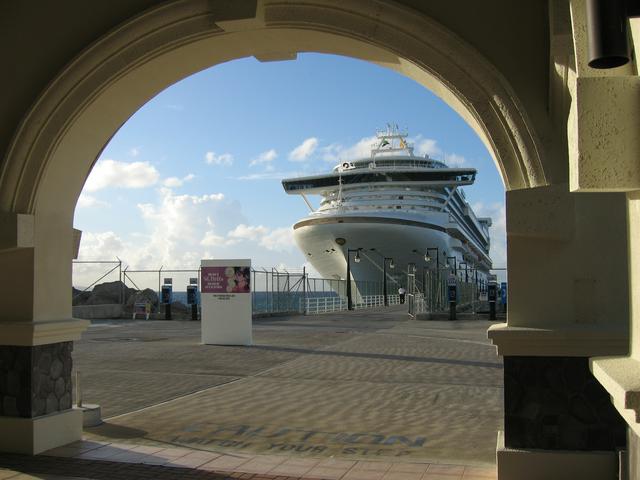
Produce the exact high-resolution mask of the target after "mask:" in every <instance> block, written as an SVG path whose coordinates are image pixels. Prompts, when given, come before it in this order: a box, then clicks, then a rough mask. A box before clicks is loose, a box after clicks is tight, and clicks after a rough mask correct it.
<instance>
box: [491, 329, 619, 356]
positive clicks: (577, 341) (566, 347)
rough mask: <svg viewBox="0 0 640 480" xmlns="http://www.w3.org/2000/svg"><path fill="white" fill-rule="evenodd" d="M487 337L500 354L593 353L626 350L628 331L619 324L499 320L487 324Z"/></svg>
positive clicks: (591, 354)
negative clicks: (552, 324)
mask: <svg viewBox="0 0 640 480" xmlns="http://www.w3.org/2000/svg"><path fill="white" fill-rule="evenodd" d="M487 337H488V338H489V339H490V340H491V343H493V344H494V345H495V346H496V347H498V355H503V356H540V357H593V356H596V355H626V354H627V353H628V352H629V333H628V331H627V329H626V328H624V327H621V326H618V325H614V326H603V325H585V324H581V325H575V326H573V325H567V324H565V325H562V326H558V327H557V328H552V327H549V328H531V327H510V326H509V325H507V324H506V323H499V324H494V325H491V326H490V327H489V330H488V331H487Z"/></svg>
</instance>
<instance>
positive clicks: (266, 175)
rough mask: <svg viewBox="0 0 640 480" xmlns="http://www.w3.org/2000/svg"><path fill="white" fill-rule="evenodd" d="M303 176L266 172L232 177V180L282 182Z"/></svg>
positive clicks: (296, 173)
mask: <svg viewBox="0 0 640 480" xmlns="http://www.w3.org/2000/svg"><path fill="white" fill-rule="evenodd" d="M300 175H303V173H302V172H275V171H266V172H262V173H252V174H250V175H242V176H240V177H234V180H245V181H250V180H282V179H283V178H290V177H298V176H300Z"/></svg>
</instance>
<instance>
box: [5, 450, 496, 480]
mask: <svg viewBox="0 0 640 480" xmlns="http://www.w3.org/2000/svg"><path fill="white" fill-rule="evenodd" d="M24 474H31V475H38V477H35V478H40V479H42V478H45V479H50V480H54V479H62V478H76V479H77V478H84V479H97V480H120V479H122V480H129V479H140V480H145V479H154V480H173V479H176V480H177V479H186V480H191V479H194V480H195V479H202V480H223V479H248V480H249V479H250V480H311V479H314V480H492V479H495V478H496V472H495V468H487V467H474V466H465V465H449V464H437V463H389V462H376V461H350V460H338V459H334V458H324V459H323V458H296V457H286V456H279V455H246V454H216V453H212V452H205V451H201V450H190V449H184V448H159V447H150V446H147V445H128V444H108V443H103V442H93V441H82V442H76V443H74V444H71V445H68V446H65V447H61V448H57V449H54V450H51V451H49V452H46V453H45V454H43V455H38V456H35V457H31V456H26V455H10V454H2V455H0V480H4V479H9V478H12V479H16V480H17V479H27V478H34V477H29V476H25V475H24ZM42 475H44V476H42Z"/></svg>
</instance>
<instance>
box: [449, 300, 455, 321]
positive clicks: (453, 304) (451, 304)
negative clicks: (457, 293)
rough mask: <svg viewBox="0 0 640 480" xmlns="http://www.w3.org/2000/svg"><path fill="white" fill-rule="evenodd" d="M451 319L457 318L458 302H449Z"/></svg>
mask: <svg viewBox="0 0 640 480" xmlns="http://www.w3.org/2000/svg"><path fill="white" fill-rule="evenodd" d="M449 320H456V302H449Z"/></svg>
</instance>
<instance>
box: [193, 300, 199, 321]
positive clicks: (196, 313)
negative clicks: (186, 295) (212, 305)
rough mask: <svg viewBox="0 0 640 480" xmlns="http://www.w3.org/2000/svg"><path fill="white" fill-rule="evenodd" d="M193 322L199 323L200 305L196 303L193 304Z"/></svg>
mask: <svg viewBox="0 0 640 480" xmlns="http://www.w3.org/2000/svg"><path fill="white" fill-rule="evenodd" d="M191 320H193V321H194V322H197V321H198V305H196V304H195V303H192V304H191Z"/></svg>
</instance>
